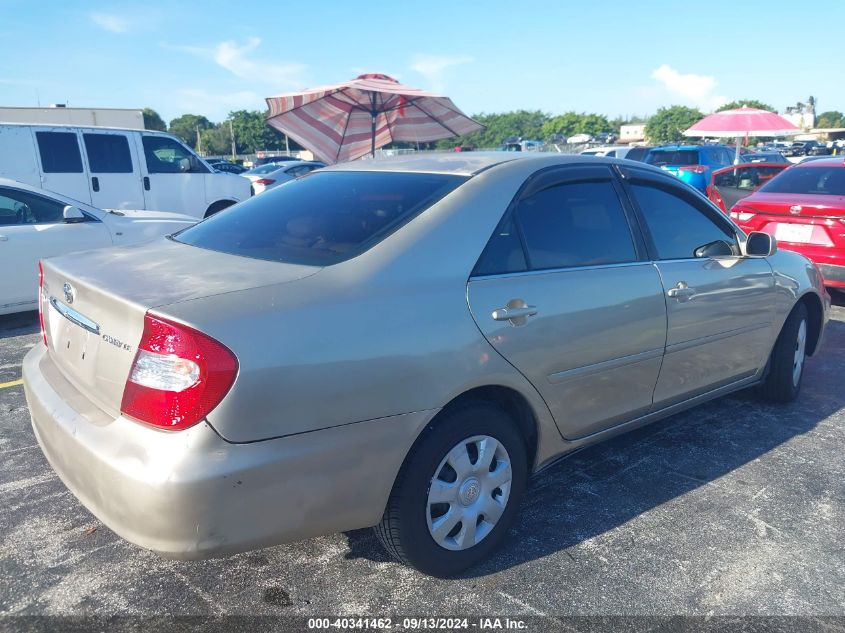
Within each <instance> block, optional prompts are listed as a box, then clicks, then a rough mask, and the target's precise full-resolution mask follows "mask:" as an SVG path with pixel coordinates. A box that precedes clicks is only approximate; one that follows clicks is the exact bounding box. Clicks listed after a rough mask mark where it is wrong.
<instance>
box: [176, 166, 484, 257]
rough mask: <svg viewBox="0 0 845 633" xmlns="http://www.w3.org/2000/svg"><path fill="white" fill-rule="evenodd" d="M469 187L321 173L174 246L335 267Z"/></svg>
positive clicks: (419, 177)
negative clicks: (455, 190) (441, 200)
mask: <svg viewBox="0 0 845 633" xmlns="http://www.w3.org/2000/svg"><path fill="white" fill-rule="evenodd" d="M466 180H467V177H465V176H454V175H445V174H419V173H397V172H354V171H335V172H319V173H314V174H311V175H309V176H307V177H305V178H301V179H299V180H294V181H291V182H289V183H287V184H285V185H284V186H282V187H277V188H275V189H271V190H270V191H268V192H267V193H264V194H262V195H260V196H255V197H253V198H250V199H249V200H246V201H245V202H242V203H240V204H238V205H235V206H233V207H231V208H229V209H226V210H225V211H223V212H221V213H218V214H216V215H213V216H211V217H210V218H208V219H207V220H205V221H203V222H200V223H199V224H197V225H196V226H193V227H191V228H189V229H187V230H185V231H182V232H180V233H178V234H176V236H174V238H173V239H175V240H177V241H179V242H182V243H185V244H190V245H192V246H198V247H200V248H207V249H210V250H214V251H221V252H224V253H229V254H232V255H240V256H243V257H252V258H255V259H264V260H269V261H277V262H286V263H291V264H305V265H309V266H330V265H332V264H337V263H339V262H342V261H345V260H347V259H351V258H352V257H355V256H357V255H360V254H361V253H363V252H364V251H366V250H368V249H369V248H372V247H373V246H374V245H376V244H377V243H379V242H380V241H382V240H383V239H384V238H386V237H387V236H388V235H390V234H391V233H393V231H395V230H397V229H398V228H399V227H401V226H402V225H403V224H405V223H407V222H409V221H410V220H411V219H413V218H414V217H415V216H416V215H418V214H419V213H421V212H422V211H424V210H425V209H427V208H428V207H430V206H431V205H432V204H434V203H435V202H437V201H438V200H439V199H441V198H442V197H443V196H445V195H446V194H447V193H449V192H450V191H452V190H453V189H455V188H456V187H458V186H459V185H461V184H462V183H463V182H465V181H466Z"/></svg>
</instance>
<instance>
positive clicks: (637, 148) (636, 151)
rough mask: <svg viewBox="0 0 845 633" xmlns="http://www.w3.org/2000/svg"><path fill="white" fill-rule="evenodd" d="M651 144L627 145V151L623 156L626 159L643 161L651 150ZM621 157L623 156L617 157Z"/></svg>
mask: <svg viewBox="0 0 845 633" xmlns="http://www.w3.org/2000/svg"><path fill="white" fill-rule="evenodd" d="M652 149H653V148H652V146H651V145H632V146H630V147H629V149H628V152H627V153H626V154H625V156H624V158H627V159H628V160H636V161H639V162H645V159H646V156H648V153H649V152H650V151H651V150H652ZM619 158H623V157H621V156H620V157H619Z"/></svg>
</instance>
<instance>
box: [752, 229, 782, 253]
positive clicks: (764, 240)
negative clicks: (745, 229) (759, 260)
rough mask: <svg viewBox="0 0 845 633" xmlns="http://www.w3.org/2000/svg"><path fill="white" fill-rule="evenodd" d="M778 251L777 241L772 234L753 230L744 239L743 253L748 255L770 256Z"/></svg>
mask: <svg viewBox="0 0 845 633" xmlns="http://www.w3.org/2000/svg"><path fill="white" fill-rule="evenodd" d="M777 252H778V242H777V240H776V239H775V238H774V236H773V235H769V234H768V233H762V232H760V231H754V232H752V233H749V234H748V239H747V240H746V241H745V254H746V255H747V256H748V257H770V256H771V255H774V254H775V253H777Z"/></svg>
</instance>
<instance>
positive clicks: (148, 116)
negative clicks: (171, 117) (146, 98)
mask: <svg viewBox="0 0 845 633" xmlns="http://www.w3.org/2000/svg"><path fill="white" fill-rule="evenodd" d="M143 113H144V129H146V130H158V131H159V132H166V131H167V124H166V123H165V122H164V119H162V118H161V116H159V114H158V112H156V111H155V110H153V109H152V108H144V110H143Z"/></svg>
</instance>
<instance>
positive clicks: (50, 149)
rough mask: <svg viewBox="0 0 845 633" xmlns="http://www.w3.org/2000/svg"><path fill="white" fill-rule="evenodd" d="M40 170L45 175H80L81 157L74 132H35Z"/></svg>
mask: <svg viewBox="0 0 845 633" xmlns="http://www.w3.org/2000/svg"><path fill="white" fill-rule="evenodd" d="M35 139H36V141H37V142H38V153H39V154H40V155H41V170H42V171H43V172H44V173H45V174H81V173H82V155H81V154H80V153H79V141H78V140H77V138H76V132H36V133H35Z"/></svg>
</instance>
